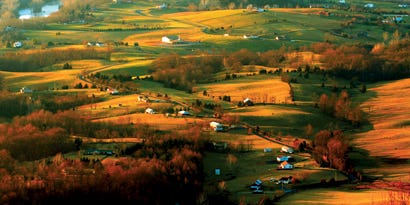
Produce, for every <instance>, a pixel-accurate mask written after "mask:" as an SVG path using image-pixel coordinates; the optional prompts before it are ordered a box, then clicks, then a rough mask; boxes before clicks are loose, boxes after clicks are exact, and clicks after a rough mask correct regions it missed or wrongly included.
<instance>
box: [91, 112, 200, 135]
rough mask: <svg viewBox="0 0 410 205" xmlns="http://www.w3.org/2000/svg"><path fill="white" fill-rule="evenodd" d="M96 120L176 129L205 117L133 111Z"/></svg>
mask: <svg viewBox="0 0 410 205" xmlns="http://www.w3.org/2000/svg"><path fill="white" fill-rule="evenodd" d="M97 121H102V122H112V123H120V124H123V123H134V124H147V125H149V126H150V127H153V128H156V129H159V130H164V131H169V130H176V129H184V128H185V127H186V126H189V125H193V124H198V123H204V122H205V119H200V118H191V117H174V116H172V117H171V116H170V117H166V116H165V115H164V114H145V113H135V114H129V115H122V116H115V117H108V118H104V119H100V120H97Z"/></svg>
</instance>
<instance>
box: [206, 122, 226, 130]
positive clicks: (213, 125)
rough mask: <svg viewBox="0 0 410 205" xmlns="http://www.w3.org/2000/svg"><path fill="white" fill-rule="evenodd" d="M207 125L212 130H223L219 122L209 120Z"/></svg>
mask: <svg viewBox="0 0 410 205" xmlns="http://www.w3.org/2000/svg"><path fill="white" fill-rule="evenodd" d="M209 126H210V127H211V128H212V129H213V130H214V131H222V130H223V125H222V124H221V123H219V122H210V123H209Z"/></svg>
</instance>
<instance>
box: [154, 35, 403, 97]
mask: <svg viewBox="0 0 410 205" xmlns="http://www.w3.org/2000/svg"><path fill="white" fill-rule="evenodd" d="M409 46H410V39H409V37H408V36H407V35H406V36H405V37H403V38H401V37H400V34H395V35H394V36H393V39H392V40H391V41H390V42H389V43H388V44H384V43H381V44H377V45H375V46H373V47H369V46H368V45H360V44H359V45H335V44H331V43H326V42H325V43H315V44H312V46H311V47H310V48H301V49H299V50H301V51H312V52H314V53H316V54H320V55H321V56H322V57H321V61H322V62H323V64H324V65H325V66H324V67H326V68H318V69H314V68H317V66H315V65H308V66H307V67H308V68H309V69H308V70H307V72H308V73H309V72H317V71H319V70H320V69H321V72H322V73H323V74H327V75H330V76H334V77H339V78H344V79H347V80H353V79H358V80H359V81H361V82H375V81H380V80H395V79H400V78H404V77H409V76H410V70H409V69H408V68H409V66H410V61H409V60H408V59H410V51H409V50H408V49H407V48H408V47H409ZM294 52H297V50H293V49H285V48H282V49H280V50H271V51H267V52H258V53H255V52H252V51H249V50H247V49H241V50H239V51H236V52H233V53H229V54H212V55H211V54H205V55H203V56H205V57H195V58H193V57H189V58H186V57H182V56H179V55H178V54H167V55H164V56H162V57H159V58H157V59H156V60H155V61H154V62H153V63H152V66H151V70H150V71H151V72H152V76H153V79H154V80H156V81H159V82H162V83H164V85H165V86H166V87H171V88H176V89H180V90H186V91H189V92H191V91H192V87H194V86H195V84H197V83H203V82H206V80H208V81H209V79H212V78H214V76H213V75H212V74H216V73H217V72H221V71H225V72H227V73H235V72H239V71H241V70H243V68H244V66H247V65H260V66H268V67H273V68H278V67H279V68H280V67H284V66H285V65H289V64H290V65H292V64H293V65H295V64H296V65H297V63H299V64H300V63H301V62H299V59H298V58H295V57H294V55H292V54H293V53H294ZM299 66H302V65H299ZM310 68H312V69H310ZM278 71H280V72H283V71H284V70H282V69H278ZM275 72H277V71H275ZM214 79H215V78H214Z"/></svg>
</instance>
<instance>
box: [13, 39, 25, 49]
mask: <svg viewBox="0 0 410 205" xmlns="http://www.w3.org/2000/svg"><path fill="white" fill-rule="evenodd" d="M21 47H23V43H22V42H21V41H16V42H14V43H13V48H21Z"/></svg>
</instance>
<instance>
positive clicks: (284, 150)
mask: <svg viewBox="0 0 410 205" xmlns="http://www.w3.org/2000/svg"><path fill="white" fill-rule="evenodd" d="M280 151H281V152H286V153H290V154H292V153H293V148H291V147H287V146H283V147H282V149H281V150H280Z"/></svg>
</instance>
